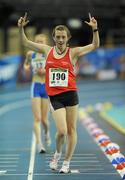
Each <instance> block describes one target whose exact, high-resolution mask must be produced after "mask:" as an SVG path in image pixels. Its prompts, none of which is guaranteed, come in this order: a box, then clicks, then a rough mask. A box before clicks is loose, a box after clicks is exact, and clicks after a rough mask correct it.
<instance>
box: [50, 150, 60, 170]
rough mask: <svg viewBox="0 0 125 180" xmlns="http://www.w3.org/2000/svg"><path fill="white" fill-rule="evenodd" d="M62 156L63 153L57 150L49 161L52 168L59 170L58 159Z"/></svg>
mask: <svg viewBox="0 0 125 180" xmlns="http://www.w3.org/2000/svg"><path fill="white" fill-rule="evenodd" d="M60 158H61V153H57V152H55V154H54V157H53V159H52V161H51V162H50V163H49V166H50V169H52V170H57V168H58V161H59V160H60Z"/></svg>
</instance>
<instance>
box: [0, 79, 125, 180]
mask: <svg viewBox="0 0 125 180" xmlns="http://www.w3.org/2000/svg"><path fill="white" fill-rule="evenodd" d="M117 83H118V84H119V82H115V83H114V82H113V83H112V86H113V87H114V86H116V87H117V92H118V94H121V92H120V88H119V89H118V84H117ZM115 84H116V85H115ZM104 85H106V84H105V83H104ZM91 87H92V88H91ZM78 88H79V97H80V108H84V107H86V106H87V105H88V104H90V102H91V104H92V105H94V104H96V103H97V102H99V98H100V97H102V98H103V101H104V102H105V101H107V99H106V98H107V95H106V92H104V91H101V90H100V91H99V92H100V94H99V92H97V91H96V90H95V93H94V95H93V97H91V96H90V92H89V91H90V90H91V91H92V89H94V88H95V82H94V83H91V82H90V83H88V82H87V83H85V82H84V81H82V82H80V83H78ZM98 88H99V87H97V89H98ZM29 89H30V87H29V86H28V87H20V88H18V89H17V90H14V91H13V92H5V91H1V95H0V107H1V108H0V139H1V140H0V179H1V180H41V179H43V180H50V179H53V180H56V179H64V178H70V179H71V180H72V179H73V180H75V179H79V180H83V179H85V180H90V179H93V180H104V179H110V180H120V179H122V178H121V176H120V174H119V173H118V172H117V170H116V169H115V168H114V166H113V165H112V163H111V162H110V161H109V159H108V158H107V157H106V156H105V154H104V152H103V151H102V150H101V149H100V147H99V146H98V145H97V143H96V142H95V140H94V139H93V137H92V136H91V135H90V133H89V132H88V130H87V129H86V127H85V126H84V124H83V123H82V121H81V120H80V118H79V119H78V128H77V132H78V142H77V146H76V150H75V153H74V155H73V158H72V160H71V166H70V168H71V173H69V174H59V173H58V171H54V172H53V171H51V170H50V168H49V161H50V160H51V158H52V156H53V153H54V150H55V124H54V121H53V119H52V117H51V114H50V116H49V120H50V133H51V138H52V144H51V146H50V147H49V148H48V149H47V153H45V154H38V153H36V151H35V149H36V145H35V138H34V134H33V130H32V126H33V117H32V111H31V101H30V90H29ZM88 89H89V91H88ZM113 89H114V88H113ZM114 91H115V89H114ZM101 93H102V95H101ZM97 95H98V98H97ZM87 96H88V98H87ZM104 98H105V99H104ZM117 98H119V99H120V98H121V99H123V94H122V95H121V96H120V95H119V96H117ZM108 99H109V101H112V99H113V101H117V99H116V96H115V98H114V97H112V99H110V97H109V98H108ZM91 116H92V118H94V120H95V121H96V123H97V124H98V125H99V127H100V128H102V129H103V130H104V132H106V134H107V135H108V136H109V137H110V139H111V140H112V141H113V142H116V143H117V144H118V145H119V146H120V148H121V151H122V153H124V152H123V150H124V148H125V140H124V139H125V138H124V134H121V133H120V132H118V131H117V130H116V129H114V128H113V127H112V126H111V125H109V123H108V122H106V121H103V120H101V118H100V116H99V115H98V112H93V113H91ZM63 157H64V156H63ZM62 162H63V158H62V159H61V160H60V163H59V168H60V167H61V164H62Z"/></svg>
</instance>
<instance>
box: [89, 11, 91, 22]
mask: <svg viewBox="0 0 125 180" xmlns="http://www.w3.org/2000/svg"><path fill="white" fill-rule="evenodd" d="M89 19H90V20H91V19H92V16H91V13H90V12H89Z"/></svg>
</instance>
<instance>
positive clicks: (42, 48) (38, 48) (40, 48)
mask: <svg viewBox="0 0 125 180" xmlns="http://www.w3.org/2000/svg"><path fill="white" fill-rule="evenodd" d="M28 22H29V20H27V13H25V15H24V17H20V18H19V20H18V27H19V32H20V36H21V38H22V41H23V45H24V46H26V47H28V48H29V49H31V50H32V51H35V52H39V53H45V54H47V52H48V51H49V49H50V48H51V47H50V46H48V45H45V44H39V43H35V42H32V41H30V40H29V39H28V38H27V37H26V34H25V32H24V26H26V25H27V24H28Z"/></svg>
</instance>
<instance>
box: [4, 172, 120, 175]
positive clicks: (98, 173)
mask: <svg viewBox="0 0 125 180" xmlns="http://www.w3.org/2000/svg"><path fill="white" fill-rule="evenodd" d="M79 174H80V175H99V176H100V175H102V176H107V175H108V176H109V175H111V176H112V175H117V174H118V173H117V172H116V173H112V172H111V173H100V172H80V173H79ZM66 175H69V176H70V175H71V174H70V173H69V174H60V173H58V172H57V173H34V176H66ZM74 175H77V176H78V174H77V173H76V174H75V173H74ZM4 176H27V174H26V173H22V174H16V173H14V174H12V173H11V174H9V173H8V174H5V175H4Z"/></svg>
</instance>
